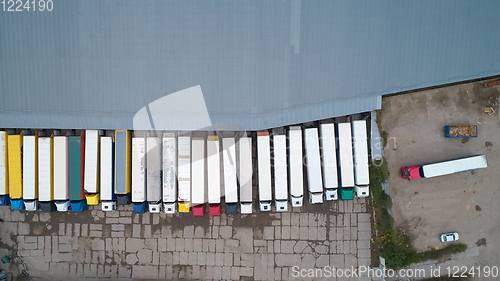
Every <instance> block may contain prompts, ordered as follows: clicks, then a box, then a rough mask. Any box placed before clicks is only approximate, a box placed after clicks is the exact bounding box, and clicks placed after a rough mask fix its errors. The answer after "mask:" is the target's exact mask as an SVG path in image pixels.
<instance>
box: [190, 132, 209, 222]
mask: <svg viewBox="0 0 500 281" xmlns="http://www.w3.org/2000/svg"><path fill="white" fill-rule="evenodd" d="M191 145H192V148H193V155H192V158H191V159H192V161H191V170H192V172H193V177H192V178H191V204H192V205H193V215H194V216H204V215H205V202H206V200H205V138H201V137H193V141H192V143H191Z"/></svg>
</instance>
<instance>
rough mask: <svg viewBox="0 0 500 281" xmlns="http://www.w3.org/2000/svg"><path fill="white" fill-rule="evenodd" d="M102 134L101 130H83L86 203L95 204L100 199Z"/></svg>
mask: <svg viewBox="0 0 500 281" xmlns="http://www.w3.org/2000/svg"><path fill="white" fill-rule="evenodd" d="M101 135H103V132H102V131H98V130H86V131H85V170H84V171H85V172H84V185H83V186H84V187H85V192H86V194H85V198H86V199H87V204H88V205H97V204H99V201H100V196H99V183H100V180H99V174H100V173H99V171H100V169H99V164H100V163H99V141H100V139H101Z"/></svg>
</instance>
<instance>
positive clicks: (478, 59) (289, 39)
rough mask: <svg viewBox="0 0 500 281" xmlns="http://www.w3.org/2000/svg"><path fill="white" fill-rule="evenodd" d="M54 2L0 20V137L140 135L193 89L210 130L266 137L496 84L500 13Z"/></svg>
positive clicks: (458, 1) (449, 0)
mask: <svg viewBox="0 0 500 281" xmlns="http://www.w3.org/2000/svg"><path fill="white" fill-rule="evenodd" d="M53 2H54V8H53V11H51V12H47V11H45V12H40V11H37V12H33V11H30V12H27V11H24V12H3V11H0V127H44V128H100V129H133V118H134V116H135V114H136V113H137V112H138V111H139V110H141V108H143V107H145V106H146V105H148V104H150V103H152V102H154V101H155V100H157V99H160V98H162V97H164V96H167V95H169V94H171V93H174V92H179V91H181V90H184V89H188V88H191V87H195V86H199V87H200V88H201V90H202V93H203V97H204V102H205V104H206V109H207V110H206V112H208V115H209V117H210V123H211V124H212V125H214V124H218V123H225V124H227V123H236V124H238V125H240V126H242V127H244V128H245V129H247V130H258V129H263V128H270V127H277V126H281V125H288V124H294V123H301V122H306V121H311V120H318V119H323V118H329V117H334V116H341V115H346V114H350V113H356V112H362V111H370V110H373V109H377V108H380V106H381V105H380V95H382V94H386V93H391V92H398V91H405V90H411V89H415V88H421V87H427V86H433V85H438V84H444V83H450V82H456V81H461V80H466V79H473V78H479V77H485V76H491V75H497V74H499V73H500V56H498V47H499V46H500V37H499V36H497V34H498V31H499V29H500V17H499V16H498V11H499V10H500V1H497V0H491V1H470V0H441V1H435V0H418V1H417V0H415V1H397V0H393V1H382V0H381V1H352V0H351V1H329V0H326V1H303V2H301V1H300V0H298V1H297V0H293V1H286V0H282V1H151V0H144V1H133V0H120V1H111V0H107V1H97V0H71V1H56V0H54V1H53ZM0 8H1V6H0ZM187 106H188V107H189V100H187ZM187 112H189V110H187ZM150 114H151V115H154V114H155V113H154V112H151V113H150ZM160 115H161V116H163V115H162V114H160ZM201 115H203V114H201ZM165 116H166V115H165ZM184 117H186V118H187V119H185V118H184ZM190 117H191V113H186V114H185V116H182V114H176V115H175V116H174V117H172V118H168V120H166V121H165V122H161V125H158V126H157V125H156V124H155V128H156V129H183V128H186V129H188V128H192V127H196V126H198V125H197V124H198V123H199V122H198V121H193V122H194V123H192V124H191V123H190V121H189V120H190V119H189V118H190ZM186 120H187V121H186ZM197 122H198V123H197ZM221 127H222V128H225V127H230V126H229V125H227V126H224V125H222V126H221ZM136 129H137V128H136ZM139 129H140V128H139Z"/></svg>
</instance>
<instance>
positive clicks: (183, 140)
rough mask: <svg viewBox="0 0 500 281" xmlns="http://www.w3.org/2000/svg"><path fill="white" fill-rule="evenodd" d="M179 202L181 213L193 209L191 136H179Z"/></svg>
mask: <svg viewBox="0 0 500 281" xmlns="http://www.w3.org/2000/svg"><path fill="white" fill-rule="evenodd" d="M178 141H179V142H178V145H179V157H178V163H179V164H178V186H179V192H178V194H177V196H178V198H177V203H178V205H179V213H189V212H190V211H191V137H190V136H179V138H178Z"/></svg>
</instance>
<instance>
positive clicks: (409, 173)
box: [400, 166, 424, 180]
mask: <svg viewBox="0 0 500 281" xmlns="http://www.w3.org/2000/svg"><path fill="white" fill-rule="evenodd" d="M400 171H401V177H402V178H403V179H407V180H411V179H421V178H423V177H424V176H423V174H422V167H421V166H411V167H401V170H400Z"/></svg>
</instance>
